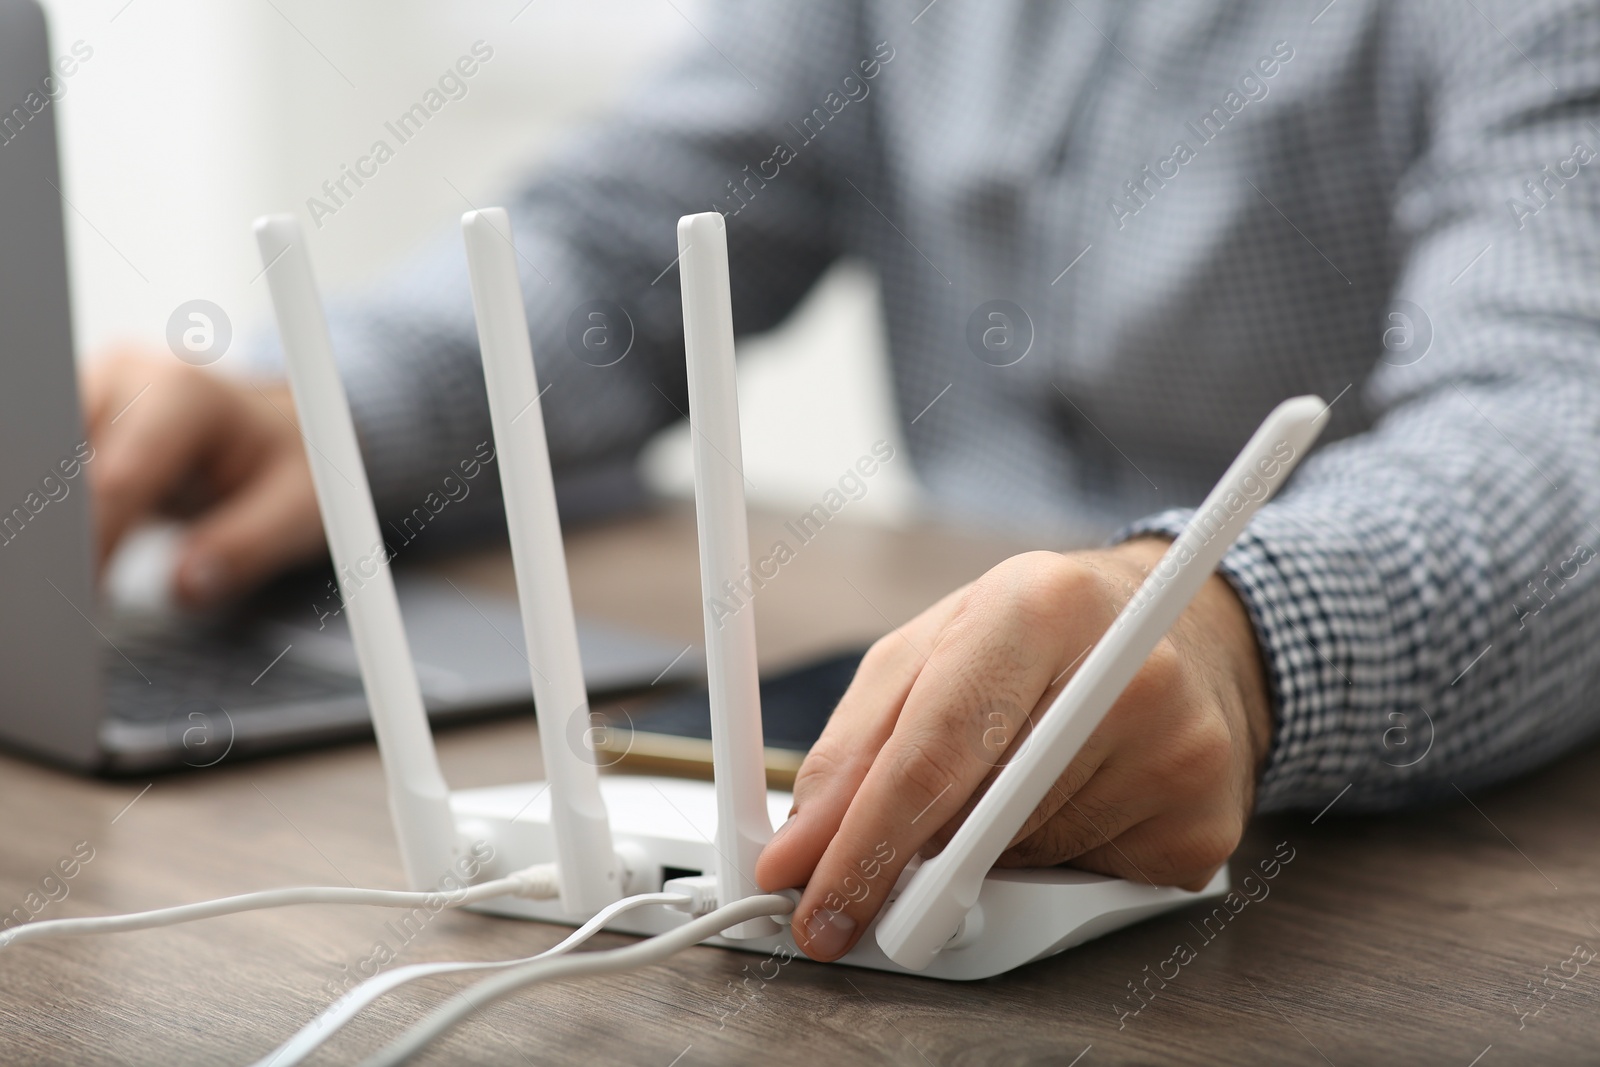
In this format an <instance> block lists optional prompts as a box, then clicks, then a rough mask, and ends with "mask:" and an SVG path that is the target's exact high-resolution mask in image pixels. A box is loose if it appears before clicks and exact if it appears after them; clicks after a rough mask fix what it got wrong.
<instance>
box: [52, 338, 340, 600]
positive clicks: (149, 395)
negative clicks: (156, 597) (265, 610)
mask: <svg viewBox="0 0 1600 1067" xmlns="http://www.w3.org/2000/svg"><path fill="white" fill-rule="evenodd" d="M83 398H84V417H85V422H86V423H87V426H88V431H89V440H90V443H91V444H92V445H93V446H94V449H95V453H96V460H95V462H93V463H91V464H90V465H89V467H88V470H89V476H90V484H91V486H92V487H93V491H94V505H95V507H94V511H95V516H96V525H97V529H96V544H97V548H98V558H99V560H100V562H101V564H102V565H103V564H104V562H105V560H106V558H107V557H108V556H109V555H110V553H111V551H112V549H114V548H115V547H116V545H117V542H118V541H119V540H120V539H121V538H122V536H123V535H124V534H126V533H127V532H128V531H129V530H130V529H131V528H133V527H134V526H136V525H138V524H139V523H141V522H143V521H146V520H148V519H151V518H154V517H156V516H158V515H161V514H179V515H184V516H187V517H189V518H191V519H192V520H193V521H192V525H191V526H190V528H189V530H188V532H187V534H186V536H185V538H184V542H183V547H182V548H181V550H180V555H179V559H178V561H177V566H176V570H175V573H174V584H175V587H176V588H175V589H174V590H173V592H174V593H175V594H176V595H177V596H178V597H179V598H180V599H181V600H183V601H184V602H185V603H187V604H189V605H191V606H196V607H199V606H207V605H210V604H214V603H216V602H217V601H219V600H221V599H224V598H226V597H227V596H229V595H230V594H237V593H241V592H244V591H247V590H248V589H250V588H251V587H253V586H255V585H256V584H258V583H260V582H262V581H264V580H265V579H266V578H268V577H270V576H271V575H273V574H274V573H276V572H278V571H280V570H282V569H284V568H286V567H289V566H291V565H293V564H296V563H302V562H305V561H307V560H310V559H313V558H315V557H316V556H317V554H318V553H319V552H321V551H322V546H323V541H322V527H321V526H320V524H319V523H318V520H317V501H316V496H315V494H314V493H313V491H312V487H311V469H310V467H309V466H307V464H306V454H305V447H304V445H303V444H302V443H301V439H300V430H299V425H298V423H297V422H296V421H295V411H294V403H293V401H292V400H291V399H290V397H289V390H288V387H287V386H286V385H284V384H282V383H279V382H263V383H260V384H251V383H243V382H238V381H234V380H232V379H229V378H225V377H223V376H222V375H219V374H214V373H211V372H209V371H205V370H202V369H201V368H198V367H192V366H190V365H188V364H187V363H183V362H180V361H179V360H176V359H173V358H172V357H171V355H169V354H165V353H159V354H149V355H145V354H140V353H135V352H119V353H114V354H111V355H108V356H106V357H105V358H103V359H99V360H96V361H94V362H93V363H91V364H90V366H89V368H88V370H87V372H86V373H85V374H84V380H83Z"/></svg>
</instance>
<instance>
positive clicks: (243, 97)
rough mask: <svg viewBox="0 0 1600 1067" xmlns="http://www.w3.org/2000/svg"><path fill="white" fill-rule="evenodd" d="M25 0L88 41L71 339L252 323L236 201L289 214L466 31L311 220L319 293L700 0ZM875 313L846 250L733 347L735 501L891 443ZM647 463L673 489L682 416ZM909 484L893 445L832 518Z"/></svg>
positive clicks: (443, 216)
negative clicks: (760, 331) (206, 323)
mask: <svg viewBox="0 0 1600 1067" xmlns="http://www.w3.org/2000/svg"><path fill="white" fill-rule="evenodd" d="M44 3H45V7H46V8H47V9H48V10H49V12H50V15H51V23H52V32H53V36H54V40H53V48H54V50H55V51H56V53H57V54H61V53H64V52H67V51H68V50H69V49H70V48H71V46H72V45H73V44H74V43H75V42H78V41H82V42H83V43H84V44H86V45H87V46H89V47H90V48H92V49H93V56H92V58H90V59H89V60H87V61H86V62H84V63H83V65H82V67H81V69H80V70H78V72H77V73H76V74H75V75H74V76H73V77H72V78H71V79H70V81H69V82H68V92H67V94H66V95H65V97H63V98H62V100H61V102H60V104H59V108H60V111H59V115H58V121H59V122H60V123H61V130H62V155H63V167H64V172H65V184H64V186H63V188H64V191H65V193H66V196H67V197H68V199H69V200H70V202H71V205H72V206H71V207H70V208H69V209H68V212H67V228H68V240H69V248H70V253H71V261H72V281H73V292H74V298H75V302H76V303H75V307H76V311H75V316H76V327H77V336H78V346H79V350H80V353H82V354H84V355H86V356H91V357H92V356H93V354H94V353H95V352H97V351H99V350H103V349H104V347H105V346H106V345H108V344H110V343H114V342H119V341H134V342H141V343H145V344H149V345H161V344H162V343H163V342H162V336H163V333H164V330H165V326H166V321H167V317H168V316H169V314H170V313H171V312H172V310H173V309H174V308H176V307H177V306H178V305H179V304H181V303H183V302H185V301H188V300H192V299H196V298H203V299H207V300H211V301H213V302H215V303H217V304H219V305H221V306H222V307H223V308H224V309H226V311H227V312H228V314H229V315H230V316H231V318H232V320H233V324H234V329H235V336H236V338H237V337H240V336H245V335H248V334H249V333H251V332H253V331H256V330H260V329H263V328H267V327H268V326H269V325H270V319H269V314H270V309H269V307H268V304H267V294H266V286H265V284H264V283H262V282H260V281H257V280H255V279H256V278H257V276H258V274H259V271H260V264H259V262H258V260H257V259H256V254H255V244H254V241H253V239H252V237H251V232H250V223H251V221H252V220H253V219H254V218H255V217H256V216H258V215H261V214H264V213H266V212H269V211H283V210H289V209H293V210H295V211H297V212H298V213H299V214H300V215H301V217H302V219H303V220H305V221H307V222H309V216H308V215H307V208H306V199H307V197H309V196H312V195H316V194H317V191H318V190H319V188H320V187H321V185H322V183H323V181H325V180H326V179H328V178H330V177H334V176H336V175H337V174H338V171H339V167H340V165H341V164H349V163H351V162H353V160H354V159H355V158H356V157H357V156H359V155H362V154H363V153H364V152H365V151H366V149H367V146H369V145H370V144H371V143H372V141H373V140H374V139H375V138H376V137H378V136H380V135H381V134H382V133H383V130H382V126H383V123H384V122H385V121H386V120H389V119H392V118H393V117H394V116H395V115H397V114H399V113H400V112H401V111H403V110H404V109H405V108H406V107H408V106H409V105H410V104H412V103H413V102H415V101H416V100H417V99H418V97H419V96H420V95H421V94H422V92H423V91H424V90H425V89H426V88H427V87H428V86H430V85H432V84H433V83H434V82H435V81H436V80H437V79H438V77H439V75H440V74H441V73H442V72H443V71H444V70H445V69H446V68H448V67H449V66H450V65H451V64H453V63H454V62H455V60H456V59H457V57H458V56H461V55H464V54H466V53H467V52H468V51H469V49H470V47H471V45H472V43H473V42H474V41H477V40H480V39H481V40H483V41H485V42H487V43H488V44H490V45H491V46H492V47H493V48H494V59H493V60H492V61H491V62H489V63H487V64H486V65H485V66H484V67H483V68H482V69H481V71H480V72H479V73H478V74H477V75H476V76H475V77H474V78H472V79H471V81H470V82H469V87H470V92H469V94H468V95H467V96H466V97H465V98H464V99H462V100H459V101H454V102H452V103H451V104H449V106H448V107H446V108H445V109H444V110H443V111H441V112H440V113H439V114H438V115H436V116H435V117H434V118H433V120H432V121H430V122H429V123H428V125H427V127H426V128H425V130H424V131H423V132H422V133H421V134H419V135H418V136H417V137H416V138H415V139H414V140H412V141H411V142H409V143H408V144H406V145H405V146H404V148H403V150H402V151H400V152H398V153H397V154H396V156H395V158H394V159H393V160H392V161H391V162H388V163H387V164H385V165H384V166H383V167H382V168H381V169H380V171H379V174H378V176H377V177H376V178H374V179H371V180H369V181H368V182H367V184H366V185H365V186H364V187H363V188H362V189H361V190H360V192H359V195H358V196H356V197H354V198H352V199H351V200H350V202H349V203H348V204H347V205H346V206H345V207H343V208H342V209H341V210H340V211H339V212H338V214H337V216H336V217H334V218H330V219H326V220H325V223H324V225H323V227H322V228H321V229H320V230H316V231H313V232H314V238H313V239H314V242H315V243H314V248H313V254H314V256H315V258H316V264H317V269H318V272H319V274H320V276H321V279H322V281H323V284H324V286H325V287H326V288H327V289H328V290H329V292H330V293H331V294H335V295H336V294H337V293H338V291H339V290H341V289H343V288H347V287H350V286H353V285H356V284H359V283H361V282H363V281H366V280H369V279H371V278H372V277H374V276H376V275H379V274H381V273H382V272H383V271H384V269H385V268H386V267H387V266H389V265H390V264H392V263H394V262H395V261H396V260H397V259H398V258H399V257H400V256H402V255H404V254H405V253H407V252H408V251H410V250H412V249H413V248H415V247H416V246H417V245H418V244H420V243H422V242H423V241H424V240H426V239H427V238H428V237H430V236H432V235H435V234H437V233H438V232H440V231H442V230H445V229H447V228H449V227H452V226H453V225H455V223H456V220H457V219H458V218H459V216H460V214H461V212H462V211H464V210H467V208H468V205H467V204H466V203H465V202H464V201H463V197H465V198H466V199H467V200H470V201H471V202H472V203H473V204H475V205H484V204H489V203H493V202H494V201H495V199H496V198H497V197H498V196H500V195H502V194H503V193H504V192H505V191H506V190H507V189H508V188H509V187H510V186H511V185H512V184H513V183H514V181H515V180H516V178H517V177H518V176H519V175H522V174H526V173H529V172H530V171H532V170H534V169H535V168H536V167H537V164H538V161H539V159H540V157H541V155H543V154H544V153H546V152H548V150H549V148H550V146H551V144H552V141H553V139H554V138H556V137H558V136H559V135H560V134H561V133H562V132H563V131H565V130H567V129H570V128H571V127H573V126H574V125H575V124H578V123H581V122H582V121H584V120H585V119H586V118H588V117H591V116H594V115H596V114H599V113H601V112H603V111H604V110H605V109H606V108H607V107H608V106H609V105H610V104H611V103H612V102H613V101H615V100H616V99H617V98H618V97H619V95H620V94H621V93H622V92H623V91H624V90H626V89H627V88H628V86H629V85H630V84H631V83H632V82H633V81H635V80H636V79H637V78H638V77H640V76H641V75H642V74H644V73H645V72H647V71H649V70H650V69H651V68H652V67H653V66H655V65H656V64H658V63H659V62H660V61H661V59H662V57H663V55H664V54H665V53H667V52H669V51H671V50H673V49H677V48H685V47H687V48H704V47H707V46H706V45H705V44H704V43H703V42H702V41H701V39H700V37H699V35H698V33H697V32H696V31H695V30H694V28H693V26H692V22H693V21H694V20H697V19H699V18H700V17H702V12H701V6H702V5H701V2H700V0H583V2H581V3H573V2H571V0H531V2H529V0H450V2H448V3H447V2H445V0H435V2H431V3H430V2H425V0H345V2H341V3H337V4H330V3H326V2H318V0H233V2H230V3H226V4H219V3H215V2H214V0H211V2H207V0H71V2H68V0H44ZM452 186H454V188H452ZM458 190H459V192H458ZM308 229H309V227H308ZM882 333H883V331H882V324H881V320H880V318H879V314H878V308H877V298H876V293H875V290H874V287H873V282H872V278H871V275H870V273H869V272H868V271H866V270H865V269H863V268H861V267H858V266H850V265H844V266H841V267H840V268H839V269H836V270H835V271H834V272H833V273H831V274H830V275H829V276H828V277H827V278H826V279H825V280H824V281H823V283H822V284H821V285H820V286H819V287H818V289H817V291H816V292H814V293H813V294H812V295H811V297H810V298H809V299H808V301H807V302H806V303H805V305H803V306H802V308H801V309H800V311H799V312H797V314H796V315H795V316H793V318H792V319H791V321H790V322H789V323H787V324H785V325H784V327H783V328H781V329H780V330H778V331H775V332H774V333H772V334H768V335H766V336H763V337H758V338H751V339H750V340H749V341H747V342H746V343H745V344H744V345H743V346H742V349H741V352H742V355H743V357H744V358H743V360H742V365H741V370H740V387H741V390H742V403H743V407H744V433H745V447H746V468H747V473H748V476H749V479H750V483H751V485H752V486H753V487H755V488H754V489H753V491H752V493H751V496H752V503H760V504H763V505H767V506H771V507H775V508H778V509H780V510H789V509H800V508H804V507H809V506H810V505H811V504H812V503H814V502H815V501H816V500H817V499H818V498H819V497H820V495H821V494H822V492H823V491H824V490H825V489H826V488H827V487H828V486H829V485H831V484H832V483H833V482H834V481H835V480H836V479H837V478H838V476H839V474H840V472H842V471H843V470H844V468H845V467H847V466H848V465H849V464H851V463H852V462H853V461H854V460H855V459H856V458H857V456H859V455H860V454H861V453H862V452H864V451H865V450H866V449H867V447H868V446H870V444H871V443H872V442H873V441H874V440H876V439H878V438H880V437H882V438H887V439H889V440H891V441H893V442H894V443H895V444H896V446H897V447H898V446H899V444H900V441H899V436H898V432H897V429H896V422H895V418H894V416H893V413H892V411H891V407H890V401H889V390H888V379H887V372H886V369H885V366H886V365H885V361H884V358H883V337H882ZM238 343H239V342H238V341H236V342H235V345H236V346H237V345H238ZM229 358H231V357H225V358H224V360H223V364H222V366H224V367H225V366H226V365H227V363H228V359H229ZM644 465H645V470H646V473H647V476H648V477H649V479H650V480H651V482H652V483H653V484H655V485H656V486H658V487H659V488H662V489H664V490H666V491H669V492H675V493H680V494H681V493H686V492H687V491H688V487H689V474H688V435H687V431H686V427H682V426H679V427H677V428H675V429H673V430H669V431H667V432H666V433H664V434H662V435H661V436H660V437H659V438H658V439H657V440H656V441H655V442H654V443H653V444H652V446H651V447H650V449H649V450H648V451H647V453H646V456H645V460H644ZM916 498H917V491H916V488H915V485H914V482H913V480H912V478H911V476H910V469H909V465H908V464H905V463H898V464H891V465H890V466H889V467H886V468H885V469H884V471H883V473H882V474H880V475H879V476H878V477H877V478H875V479H874V481H873V490H872V492H871V493H869V494H868V495H867V497H866V498H864V499H863V500H862V501H860V503H858V504H854V505H852V506H851V516H852V517H853V518H855V519H872V520H876V521H901V520H904V519H905V518H906V517H907V516H909V515H910V514H912V513H913V510H914V506H915V502H916Z"/></svg>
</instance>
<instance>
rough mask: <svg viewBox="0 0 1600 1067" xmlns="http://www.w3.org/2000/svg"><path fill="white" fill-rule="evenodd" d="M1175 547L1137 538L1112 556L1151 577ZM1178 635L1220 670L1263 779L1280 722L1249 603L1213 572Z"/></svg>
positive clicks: (1163, 540) (1154, 539)
mask: <svg viewBox="0 0 1600 1067" xmlns="http://www.w3.org/2000/svg"><path fill="white" fill-rule="evenodd" d="M1171 543H1172V542H1171V540H1170V539H1169V538H1165V537H1160V536H1154V535H1152V536H1143V537H1136V538H1134V539H1132V540H1129V541H1124V542H1122V543H1121V544H1119V545H1116V546H1115V547H1114V548H1113V549H1112V552H1113V553H1114V554H1116V555H1118V556H1121V557H1122V558H1124V559H1126V560H1128V561H1129V562H1131V563H1134V564H1136V565H1137V566H1138V567H1139V569H1140V572H1141V574H1146V573H1148V572H1149V570H1150V569H1151V568H1152V567H1154V566H1155V565H1156V563H1158V562H1159V561H1160V559H1161V557H1162V556H1163V555H1165V554H1166V551H1167V548H1168V547H1169V546H1170V545H1171ZM1174 636H1175V637H1181V639H1182V640H1183V641H1184V643H1187V644H1190V645H1191V646H1194V647H1196V648H1197V650H1198V653H1199V659H1200V661H1201V662H1202V663H1203V664H1204V665H1205V666H1206V667H1207V668H1209V669H1210V670H1211V671H1213V672H1214V674H1215V677H1216V680H1217V682H1218V684H1219V687H1220V688H1222V689H1224V690H1225V692H1226V694H1227V695H1226V699H1227V701H1228V703H1231V704H1233V705H1234V711H1235V713H1236V715H1237V718H1238V719H1239V720H1241V725H1242V726H1243V727H1244V730H1245V732H1246V735H1247V736H1248V738H1249V743H1250V753H1251V768H1252V771H1253V772H1254V774H1253V776H1254V777H1255V778H1259V777H1260V775H1261V772H1262V771H1263V770H1264V769H1265V767H1266V763H1267V757H1268V756H1269V755H1270V754H1271V751H1272V739H1273V734H1274V732H1275V727H1276V720H1275V717H1274V715H1273V712H1272V699H1271V689H1270V686H1269V684H1268V681H1267V664H1266V658H1265V656H1263V655H1262V652H1261V645H1260V642H1259V641H1258V640H1257V639H1256V632H1255V625H1254V624H1253V623H1252V622H1251V621H1250V612H1249V610H1248V609H1247V608H1246V606H1245V603H1244V601H1243V600H1241V599H1240V597H1239V594H1238V592H1237V591H1236V590H1235V589H1234V588H1233V585H1232V584H1231V583H1229V581H1228V580H1227V579H1226V578H1224V577H1223V576H1222V575H1221V574H1220V573H1213V574H1211V575H1210V576H1209V577H1208V578H1207V579H1206V582H1205V584H1204V585H1203V586H1201V587H1200V591H1199V592H1198V593H1196V594H1195V598H1194V600H1193V601H1191V602H1190V604H1189V607H1188V608H1187V609H1185V611H1184V613H1183V617H1182V618H1180V619H1179V622H1178V624H1177V626H1175V627H1174Z"/></svg>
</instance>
